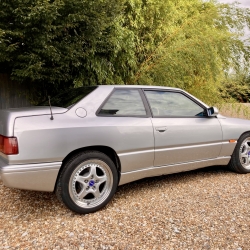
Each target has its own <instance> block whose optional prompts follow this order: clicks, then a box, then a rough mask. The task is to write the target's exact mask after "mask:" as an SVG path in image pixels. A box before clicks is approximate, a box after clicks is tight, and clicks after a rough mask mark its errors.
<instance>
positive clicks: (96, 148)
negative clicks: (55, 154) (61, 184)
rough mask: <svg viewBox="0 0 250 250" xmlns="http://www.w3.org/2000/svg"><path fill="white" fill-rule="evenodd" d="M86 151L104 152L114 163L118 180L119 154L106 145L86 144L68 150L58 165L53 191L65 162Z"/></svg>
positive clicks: (119, 173)
mask: <svg viewBox="0 0 250 250" xmlns="http://www.w3.org/2000/svg"><path fill="white" fill-rule="evenodd" d="M86 151H98V152H101V153H104V154H105V155H107V156H108V157H109V158H110V159H111V160H112V161H113V162H114V164H115V166H116V168H117V173H118V183H119V181H120V177H121V162H120V159H119V156H118V155H117V153H116V151H115V150H114V149H113V148H111V147H108V146H102V145H97V146H88V147H83V148H78V149H75V150H73V151H72V152H70V153H69V154H68V155H67V156H66V157H65V158H64V159H63V160H62V166H61V167H60V170H59V172H58V174H57V179H56V183H55V186H54V191H55V188H56V185H57V182H58V178H59V176H60V174H61V172H62V170H63V168H64V165H65V163H66V162H67V161H68V160H69V159H70V158H72V157H73V156H74V155H76V154H79V153H81V152H86Z"/></svg>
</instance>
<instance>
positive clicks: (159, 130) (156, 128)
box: [155, 127, 167, 133]
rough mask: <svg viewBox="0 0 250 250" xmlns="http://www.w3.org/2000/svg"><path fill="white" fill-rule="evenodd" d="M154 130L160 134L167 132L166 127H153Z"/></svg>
mask: <svg viewBox="0 0 250 250" xmlns="http://www.w3.org/2000/svg"><path fill="white" fill-rule="evenodd" d="M155 130H156V131H158V132H160V133H162V132H165V131H166V130H167V127H155Z"/></svg>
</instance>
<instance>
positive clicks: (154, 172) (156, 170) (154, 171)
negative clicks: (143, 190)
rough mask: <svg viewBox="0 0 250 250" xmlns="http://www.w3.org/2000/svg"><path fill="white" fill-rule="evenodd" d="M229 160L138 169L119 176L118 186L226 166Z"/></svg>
mask: <svg viewBox="0 0 250 250" xmlns="http://www.w3.org/2000/svg"><path fill="white" fill-rule="evenodd" d="M230 159H231V157H230V156H227V157H218V158H215V159H207V160H202V161H194V162H187V163H181V164H173V165H168V166H160V167H150V168H147V169H140V170H137V171H131V172H126V173H122V174H121V179H120V182H119V186H120V185H123V184H126V183H128V182H132V181H136V180H139V179H143V178H146V177H152V176H159V175H167V174H172V173H178V172H185V171H190V170H194V169H198V168H203V167H208V166H213V165H227V164H228V163H229V161H230Z"/></svg>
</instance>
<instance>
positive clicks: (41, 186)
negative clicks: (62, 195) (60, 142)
mask: <svg viewBox="0 0 250 250" xmlns="http://www.w3.org/2000/svg"><path fill="white" fill-rule="evenodd" d="M61 165H62V162H50V163H39V164H22V165H8V164H6V162H5V161H4V160H3V159H1V158H0V180H2V181H3V184H4V185H5V186H6V187H11V188H18V189H27V190H36V191H47V192H53V191H54V188H55V184H56V180H57V176H58V172H59V170H60V167H61Z"/></svg>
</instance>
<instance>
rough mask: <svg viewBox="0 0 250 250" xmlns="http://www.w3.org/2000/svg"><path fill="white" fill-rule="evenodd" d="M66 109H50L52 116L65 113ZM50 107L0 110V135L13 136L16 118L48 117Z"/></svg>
mask: <svg viewBox="0 0 250 250" xmlns="http://www.w3.org/2000/svg"><path fill="white" fill-rule="evenodd" d="M67 111H68V109H66V108H60V107H52V113H53V114H61V113H65V112H67ZM50 114H51V112H50V107H27V108H16V109H5V110H0V135H3V136H13V135H14V131H13V130H14V129H13V128H14V123H15V119H16V118H18V117H26V116H39V115H50Z"/></svg>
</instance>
